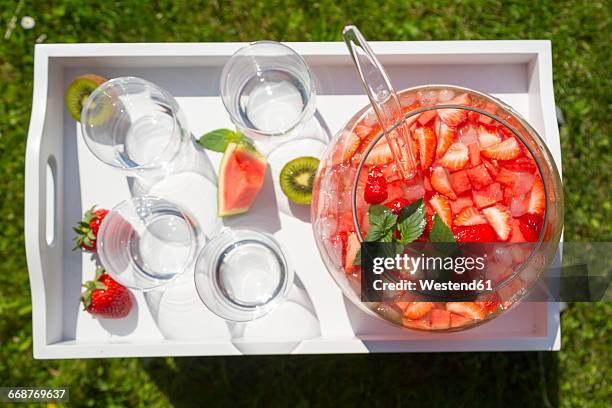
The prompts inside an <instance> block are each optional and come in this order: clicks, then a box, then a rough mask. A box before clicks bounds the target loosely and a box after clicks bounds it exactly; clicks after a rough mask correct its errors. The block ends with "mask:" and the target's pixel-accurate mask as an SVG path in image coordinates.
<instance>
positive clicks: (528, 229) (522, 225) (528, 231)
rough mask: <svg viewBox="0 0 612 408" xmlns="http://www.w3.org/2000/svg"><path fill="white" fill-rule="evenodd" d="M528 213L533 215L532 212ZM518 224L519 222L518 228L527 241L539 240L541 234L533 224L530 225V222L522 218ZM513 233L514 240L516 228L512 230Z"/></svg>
mask: <svg viewBox="0 0 612 408" xmlns="http://www.w3.org/2000/svg"><path fill="white" fill-rule="evenodd" d="M526 215H531V214H526ZM516 224H518V228H519V230H520V232H521V235H522V236H523V239H524V240H525V242H537V241H538V238H539V234H538V233H537V232H536V231H535V229H534V228H533V227H532V226H531V225H529V224H528V223H526V222H525V221H523V220H521V219H519V220H518V222H517V223H516ZM512 235H513V237H512V240H514V230H513V231H512Z"/></svg>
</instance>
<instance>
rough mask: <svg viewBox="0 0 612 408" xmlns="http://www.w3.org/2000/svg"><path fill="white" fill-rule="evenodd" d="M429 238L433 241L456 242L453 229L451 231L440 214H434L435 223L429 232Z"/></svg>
mask: <svg viewBox="0 0 612 408" xmlns="http://www.w3.org/2000/svg"><path fill="white" fill-rule="evenodd" d="M429 240H430V241H431V242H456V241H455V236H454V235H453V231H451V229H450V228H449V227H448V225H446V223H445V222H444V221H443V220H442V218H440V217H439V216H438V214H436V215H434V218H433V225H432V226H431V231H430V232H429Z"/></svg>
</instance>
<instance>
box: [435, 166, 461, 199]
mask: <svg viewBox="0 0 612 408" xmlns="http://www.w3.org/2000/svg"><path fill="white" fill-rule="evenodd" d="M431 186H432V187H433V188H434V190H436V191H437V192H438V193H442V194H444V195H445V196H447V197H449V198H451V199H453V200H454V199H456V198H457V195H456V194H455V192H454V191H453V188H452V187H451V183H450V180H449V177H448V173H447V171H446V169H445V168H444V167H435V168H434V169H432V171H431Z"/></svg>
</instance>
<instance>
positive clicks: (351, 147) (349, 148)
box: [340, 132, 361, 163]
mask: <svg viewBox="0 0 612 408" xmlns="http://www.w3.org/2000/svg"><path fill="white" fill-rule="evenodd" d="M345 137H346V138H345V140H344V143H343V145H342V147H341V153H340V159H341V163H346V162H349V161H350V160H351V159H352V158H353V155H354V154H355V152H356V151H357V149H358V148H359V145H360V144H361V139H359V138H358V137H357V135H355V134H354V133H353V132H349V133H347V135H346V136H345Z"/></svg>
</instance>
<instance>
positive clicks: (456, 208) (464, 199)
mask: <svg viewBox="0 0 612 408" xmlns="http://www.w3.org/2000/svg"><path fill="white" fill-rule="evenodd" d="M473 205H474V201H472V198H471V195H463V196H459V197H457V199H456V200H452V201H450V206H451V210H453V214H458V213H460V212H461V211H462V210H463V209H464V208H468V207H472V206H473Z"/></svg>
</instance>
